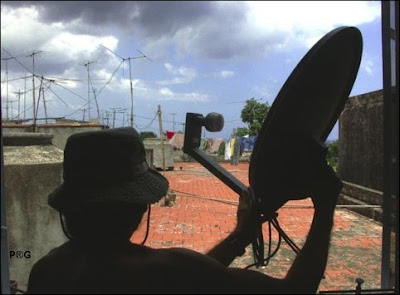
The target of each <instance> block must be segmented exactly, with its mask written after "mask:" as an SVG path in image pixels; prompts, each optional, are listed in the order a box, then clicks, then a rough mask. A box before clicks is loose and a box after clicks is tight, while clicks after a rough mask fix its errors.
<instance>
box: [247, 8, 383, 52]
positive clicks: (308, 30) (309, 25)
mask: <svg viewBox="0 0 400 295" xmlns="http://www.w3.org/2000/svg"><path fill="white" fill-rule="evenodd" d="M246 4H247V5H248V6H249V8H250V9H249V10H248V13H247V19H248V23H249V25H250V26H252V27H253V30H254V31H255V32H258V34H259V37H260V38H268V36H269V35H272V34H274V33H278V34H280V35H282V36H286V37H285V38H283V37H282V38H280V42H278V43H276V44H275V45H274V47H275V48H276V49H285V48H286V47H288V46H291V44H292V45H293V41H294V42H295V43H299V44H303V45H305V46H307V47H310V46H312V45H313V44H314V43H315V42H316V41H317V40H318V39H319V38H320V37H321V36H322V35H324V34H325V33H327V32H328V31H330V30H332V29H333V28H335V27H337V26H341V25H347V26H358V25H361V24H364V23H368V22H372V21H374V20H375V19H377V18H378V17H379V16H380V2H379V1H249V2H246ZM355 12H356V13H355Z"/></svg>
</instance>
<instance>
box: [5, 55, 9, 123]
mask: <svg viewBox="0 0 400 295" xmlns="http://www.w3.org/2000/svg"><path fill="white" fill-rule="evenodd" d="M5 62H6V79H7V83H6V91H7V103H6V119H7V120H8V107H9V106H8V104H9V100H8V59H6V60H5Z"/></svg>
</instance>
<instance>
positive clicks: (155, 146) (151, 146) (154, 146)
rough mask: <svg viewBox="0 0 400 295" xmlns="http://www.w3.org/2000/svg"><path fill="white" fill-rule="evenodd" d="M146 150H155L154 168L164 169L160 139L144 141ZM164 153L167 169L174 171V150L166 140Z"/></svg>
mask: <svg viewBox="0 0 400 295" xmlns="http://www.w3.org/2000/svg"><path fill="white" fill-rule="evenodd" d="M143 144H144V146H145V148H146V149H148V150H153V152H152V154H153V166H154V168H157V169H162V168H163V161H162V148H161V142H160V139H159V138H146V139H145V140H143ZM164 153H165V169H167V170H172V169H174V163H175V162H174V148H173V146H172V145H171V144H169V143H168V142H167V141H165V140H164Z"/></svg>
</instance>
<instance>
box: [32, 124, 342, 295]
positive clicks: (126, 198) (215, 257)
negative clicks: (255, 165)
mask: <svg viewBox="0 0 400 295" xmlns="http://www.w3.org/2000/svg"><path fill="white" fill-rule="evenodd" d="M323 160H324V159H321V161H323ZM320 164H321V163H320ZM322 164H323V165H316V169H322V170H324V171H321V175H326V176H325V177H324V178H323V179H320V180H319V181H318V182H315V181H314V182H313V184H312V186H313V187H312V190H313V191H314V192H315V194H314V195H313V196H311V198H312V201H313V203H314V207H315V212H314V218H313V222H312V225H311V228H310V232H309V234H308V236H307V240H306V242H305V244H304V246H303V248H302V250H301V251H300V253H299V254H298V255H297V257H296V259H295V260H294V262H293V264H292V266H291V268H290V269H289V271H288V273H287V275H286V276H285V277H284V278H283V279H277V278H273V277H270V276H268V275H265V274H262V273H261V272H258V271H253V270H244V269H238V268H230V267H228V266H229V264H230V263H231V262H232V261H233V260H234V259H235V257H237V256H238V255H241V254H242V253H243V252H244V248H245V247H246V246H247V245H249V244H250V243H251V242H252V241H253V239H254V237H255V232H256V228H257V218H256V216H255V214H254V212H252V208H253V207H252V206H251V198H250V195H249V193H248V192H245V193H244V194H243V195H242V196H241V197H240V199H239V207H238V211H237V225H236V227H235V229H234V230H233V232H232V233H230V234H229V235H228V236H227V238H226V239H224V240H223V241H221V242H220V243H219V244H217V245H216V246H215V247H214V248H213V249H211V250H210V251H209V253H207V255H204V254H201V253H198V252H196V251H192V250H189V249H184V248H169V249H153V248H150V247H147V246H142V245H138V244H133V243H131V242H130V237H131V235H132V233H133V232H134V231H135V230H136V229H137V227H138V225H139V224H140V222H141V220H142V216H143V214H144V213H145V212H146V210H147V207H148V205H149V204H151V203H154V202H157V201H158V200H160V199H161V198H162V197H163V196H164V195H166V193H167V190H168V181H167V180H166V179H165V178H164V177H163V176H162V175H161V174H160V173H158V172H157V171H155V170H153V169H151V168H149V167H148V166H147V163H146V157H145V148H144V146H143V143H142V141H141V139H140V135H139V134H138V133H137V132H136V131H135V130H134V129H133V128H117V129H111V130H104V131H94V132H86V133H79V134H74V135H72V136H71V137H70V138H69V139H68V142H67V145H66V147H65V151H64V183H63V184H62V185H61V186H60V187H59V188H57V189H56V190H55V191H54V192H53V193H51V194H50V195H49V199H48V201H49V204H50V206H52V207H53V208H55V209H56V210H58V211H59V212H60V214H61V215H60V216H62V225H63V228H64V232H65V233H66V234H67V236H68V237H69V239H70V240H69V241H68V242H66V243H65V244H63V245H61V246H60V247H58V248H55V249H53V250H52V251H50V252H49V254H47V255H46V256H45V257H43V258H41V259H40V260H39V261H38V262H37V263H36V264H35V265H34V267H33V268H32V271H31V274H30V278H29V286H28V293H52V294H55V293H255V292H259V293H275V294H276V293H315V292H316V291H317V288H318V285H319V283H320V280H321V278H322V276H323V273H324V270H325V267H326V262H327V256H328V248H329V240H330V233H331V229H332V225H333V215H334V209H335V206H336V201H337V197H338V195H339V192H340V190H341V187H342V184H341V182H340V180H339V179H338V178H337V177H336V175H335V173H334V172H333V171H332V170H331V168H330V167H329V166H328V165H326V162H324V163H322ZM318 167H319V168H318ZM317 172H318V171H317ZM282 181H283V180H282ZM304 185H305V186H307V185H308V186H310V185H311V184H304ZM276 193H277V192H276Z"/></svg>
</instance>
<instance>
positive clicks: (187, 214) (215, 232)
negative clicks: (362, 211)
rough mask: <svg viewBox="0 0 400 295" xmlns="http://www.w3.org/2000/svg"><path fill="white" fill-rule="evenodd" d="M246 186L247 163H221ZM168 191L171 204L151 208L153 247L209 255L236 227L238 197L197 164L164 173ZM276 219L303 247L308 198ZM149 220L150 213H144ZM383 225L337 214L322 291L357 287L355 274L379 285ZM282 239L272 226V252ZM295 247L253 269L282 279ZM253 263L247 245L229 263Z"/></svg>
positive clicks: (343, 212)
mask: <svg viewBox="0 0 400 295" xmlns="http://www.w3.org/2000/svg"><path fill="white" fill-rule="evenodd" d="M221 165H222V166H223V167H224V168H225V169H227V170H228V171H229V172H230V173H232V174H233V175H235V176H236V177H237V178H238V179H239V180H241V181H242V182H243V183H244V184H246V185H248V168H249V164H248V163H240V164H239V165H236V166H235V165H230V164H229V163H222V164H221ZM164 173H165V176H166V177H167V178H168V180H169V182H170V189H172V190H173V191H174V192H175V194H176V201H175V204H174V205H173V206H172V207H168V206H161V204H160V203H159V204H156V205H154V206H153V207H152V214H151V220H150V233H149V237H148V240H147V242H146V245H148V246H151V247H154V248H166V247H185V248H189V249H193V250H196V251H198V252H201V253H206V252H207V251H208V250H209V249H211V248H212V247H213V246H214V245H215V244H216V243H218V242H219V241H220V240H222V239H223V238H225V237H226V236H227V235H228V234H229V232H230V231H232V230H233V228H234V226H235V222H236V209H237V203H238V196H237V194H236V193H234V192H233V191H232V190H231V189H230V188H229V187H227V186H226V185H225V184H224V183H222V181H220V180H219V179H218V178H216V177H215V176H214V175H212V174H211V173H210V172H209V171H208V170H206V169H205V168H204V167H203V166H201V165H200V164H198V163H193V162H190V163H187V162H184V163H175V170H173V171H166V172H164ZM278 214H279V216H278V221H279V223H280V225H281V227H282V229H283V230H284V231H285V232H286V234H287V235H288V236H289V237H290V238H291V239H292V240H293V241H294V242H295V243H296V244H297V245H298V246H299V247H301V246H302V245H303V243H304V241H305V238H306V236H307V233H308V230H309V227H310V224H311V219H312V216H313V209H312V203H311V200H310V199H306V200H300V201H291V202H288V203H287V204H286V205H285V206H283V207H282V208H281V209H280V210H279V211H278ZM145 218H146V217H145ZM145 229H146V222H145V220H144V221H143V222H142V224H141V226H140V228H139V230H138V232H136V233H135V234H134V236H133V237H132V241H133V242H137V243H140V242H141V241H142V240H143V238H144V236H145ZM263 230H264V241H265V243H266V246H265V251H267V249H268V225H267V224H264V226H263ZM381 236H382V225H381V224H379V223H377V222H375V221H373V220H371V219H368V218H366V217H364V216H361V215H358V214H356V213H353V212H351V211H349V210H347V209H344V208H342V207H340V208H337V209H336V212H335V226H334V229H333V232H332V243H331V249H330V254H329V258H328V264H327V269H326V272H325V279H323V280H322V281H321V284H320V291H328V290H349V289H351V290H354V289H355V286H356V282H355V280H356V278H358V277H360V278H362V279H363V280H364V281H365V283H364V284H363V285H362V288H363V289H379V288H380V270H381V239H382V238H381ZM277 241H278V238H277V233H276V232H275V231H274V230H273V234H272V250H274V249H275V246H276V244H277ZM294 258H295V253H294V251H293V250H292V249H291V248H289V246H288V245H287V243H286V242H284V241H282V244H281V247H280V249H279V251H278V252H277V254H276V255H275V256H274V257H273V258H272V259H271V260H270V262H269V264H268V265H267V266H266V267H265V268H258V269H256V268H252V269H255V270H257V271H261V272H264V273H266V274H269V275H270V276H273V277H279V278H281V277H283V276H284V275H285V274H286V272H287V270H288V269H289V267H290V266H291V264H292V262H293V259H294ZM253 262H254V260H253V257H252V249H251V246H249V247H248V248H247V249H246V253H245V254H244V255H243V256H242V257H238V258H237V259H236V260H235V261H234V262H233V263H232V264H231V266H233V267H240V268H244V267H245V266H247V265H249V264H252V263H253Z"/></svg>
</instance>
